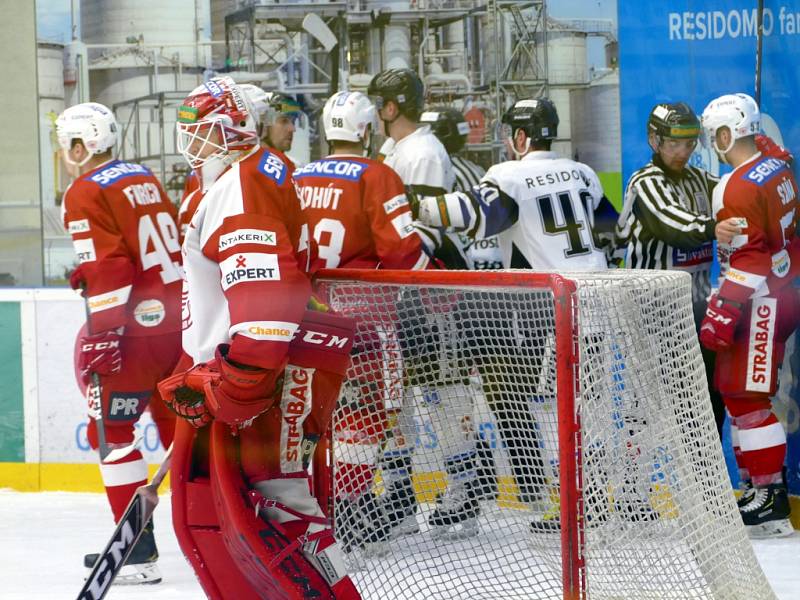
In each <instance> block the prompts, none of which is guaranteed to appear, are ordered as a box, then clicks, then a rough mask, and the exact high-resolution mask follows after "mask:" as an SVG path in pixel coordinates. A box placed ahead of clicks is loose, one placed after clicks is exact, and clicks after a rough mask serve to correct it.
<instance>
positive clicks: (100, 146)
mask: <svg viewBox="0 0 800 600" xmlns="http://www.w3.org/2000/svg"><path fill="white" fill-rule="evenodd" d="M118 131H119V126H118V125H117V120H116V119H115V118H114V113H113V112H111V109H109V108H108V107H106V106H103V105H102V104H98V103H97V102H84V103H83V104H76V105H75V106H70V107H69V108H68V109H66V110H65V111H64V112H62V113H61V114H60V115H59V116H58V118H57V119H56V137H57V138H58V145H59V146H61V149H62V150H63V151H64V152H63V155H64V160H66V161H67V162H68V163H70V164H78V166H83V165H84V164H86V162H87V161H88V160H89V159H90V158H91V157H92V156H94V155H95V154H102V153H103V152H106V151H108V150H111V149H113V148H114V145H115V144H116V143H117V132H118ZM74 139H79V140H81V143H83V146H84V148H86V150H88V151H89V155H88V156H87V157H86V158H85V159H83V160H82V161H81V162H80V163H75V162H74V161H72V160H70V158H69V150H70V149H71V148H72V140H74Z"/></svg>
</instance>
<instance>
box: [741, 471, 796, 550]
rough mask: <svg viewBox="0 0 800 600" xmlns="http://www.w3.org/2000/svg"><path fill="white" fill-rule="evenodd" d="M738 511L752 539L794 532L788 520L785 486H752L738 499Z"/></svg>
mask: <svg viewBox="0 0 800 600" xmlns="http://www.w3.org/2000/svg"><path fill="white" fill-rule="evenodd" d="M739 512H740V514H741V515H742V521H744V524H745V526H746V528H747V535H748V536H750V537H751V538H753V539H762V538H775V537H786V536H788V535H792V533H794V528H793V527H792V523H791V522H790V521H789V513H790V512H791V510H790V508H789V498H788V497H787V495H786V487H785V486H784V485H783V484H781V483H773V484H771V485H767V486H764V487H754V488H752V491H749V492H746V493H745V494H744V495H742V498H740V500H739Z"/></svg>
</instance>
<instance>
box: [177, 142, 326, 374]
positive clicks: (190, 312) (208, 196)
mask: <svg viewBox="0 0 800 600" xmlns="http://www.w3.org/2000/svg"><path fill="white" fill-rule="evenodd" d="M200 193H201V192H200V191H197V192H195V194H200ZM299 218H300V211H299V207H298V204H297V198H296V196H295V193H294V189H293V187H292V185H291V181H290V179H289V169H288V167H287V166H286V164H285V163H284V162H283V161H281V160H280V158H278V156H277V155H275V154H274V153H272V152H270V151H268V150H263V149H256V150H254V151H253V152H252V153H251V154H250V155H249V156H248V157H246V158H244V159H243V160H241V161H239V162H237V163H234V164H233V165H232V166H231V167H230V168H229V169H228V170H227V171H225V172H224V173H223V174H222V175H220V177H219V178H218V179H217V180H216V181H215V182H214V184H213V185H212V186H211V187H210V188H209V189H208V190H207V191H206V193H205V194H204V195H203V196H202V198H201V199H200V201H199V204H198V206H197V210H196V211H195V212H194V214H193V215H192V218H191V221H190V223H189V226H188V228H187V231H186V238H185V240H184V243H183V248H182V250H183V260H184V269H185V272H186V281H185V284H184V293H183V327H184V331H183V348H184V351H185V352H187V353H188V354H189V355H190V356H191V357H192V358H193V360H194V362H195V364H196V363H199V362H205V361H209V360H211V359H213V357H214V350H215V349H216V347H217V345H218V344H221V343H230V344H231V349H230V351H229V353H228V356H229V357H230V358H231V359H232V360H235V361H238V362H242V363H244V364H249V365H255V366H260V367H263V368H267V369H274V368H281V367H282V363H283V360H284V358H285V356H286V352H287V351H288V347H289V342H290V341H291V339H292V336H293V335H294V333H295V332H296V331H297V328H298V326H299V323H300V320H301V318H302V316H303V313H304V311H305V308H306V304H307V302H308V298H309V297H310V295H311V284H310V282H309V280H308V277H307V276H306V275H305V273H303V271H302V270H301V268H300V266H299V264H298V260H297V255H296V248H297V243H298V232H299V231H300V226H299V222H298V221H299Z"/></svg>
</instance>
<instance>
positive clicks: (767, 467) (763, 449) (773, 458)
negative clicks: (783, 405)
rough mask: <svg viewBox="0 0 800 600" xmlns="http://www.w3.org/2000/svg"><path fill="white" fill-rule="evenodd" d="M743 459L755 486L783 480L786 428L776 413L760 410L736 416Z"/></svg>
mask: <svg viewBox="0 0 800 600" xmlns="http://www.w3.org/2000/svg"><path fill="white" fill-rule="evenodd" d="M736 426H737V427H738V429H739V447H740V448H741V454H742V460H743V462H744V466H745V468H746V469H747V471H748V472H749V473H750V478H751V480H752V482H753V485H755V486H764V485H769V484H772V483H782V481H783V476H782V469H783V460H784V458H785V457H786V432H785V431H784V429H783V425H781V424H780V422H779V421H778V419H777V418H776V417H775V414H774V413H773V412H772V411H770V410H759V411H754V412H751V413H747V414H745V415H741V416H738V417H736Z"/></svg>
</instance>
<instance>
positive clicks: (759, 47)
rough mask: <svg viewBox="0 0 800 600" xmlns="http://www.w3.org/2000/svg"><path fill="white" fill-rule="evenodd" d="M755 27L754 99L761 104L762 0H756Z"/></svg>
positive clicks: (762, 54) (762, 53)
mask: <svg viewBox="0 0 800 600" xmlns="http://www.w3.org/2000/svg"><path fill="white" fill-rule="evenodd" d="M757 15H758V16H757V29H756V84H755V85H756V89H755V92H756V93H755V96H756V98H755V100H756V104H758V106H761V63H762V61H763V58H764V0H758V13H757Z"/></svg>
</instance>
